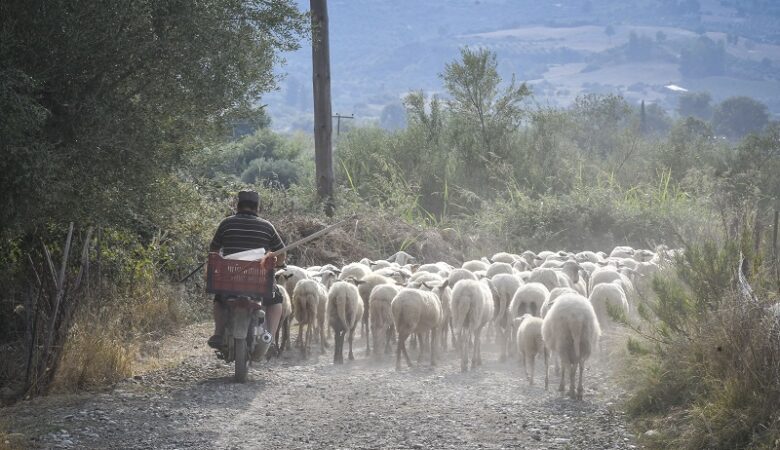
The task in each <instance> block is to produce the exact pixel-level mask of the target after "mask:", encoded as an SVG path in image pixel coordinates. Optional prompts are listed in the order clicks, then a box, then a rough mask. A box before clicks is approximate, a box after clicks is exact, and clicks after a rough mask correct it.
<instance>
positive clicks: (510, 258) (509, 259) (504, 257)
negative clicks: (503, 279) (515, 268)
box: [490, 252, 520, 264]
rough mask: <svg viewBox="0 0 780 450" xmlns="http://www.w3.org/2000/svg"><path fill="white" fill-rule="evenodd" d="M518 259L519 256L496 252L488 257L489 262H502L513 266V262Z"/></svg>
mask: <svg viewBox="0 0 780 450" xmlns="http://www.w3.org/2000/svg"><path fill="white" fill-rule="evenodd" d="M518 259H520V255H514V254H512V253H507V252H498V253H496V254H495V255H493V256H491V257H490V260H491V261H493V262H494V263H496V262H503V263H507V264H514V262H515V261H517V260H518Z"/></svg>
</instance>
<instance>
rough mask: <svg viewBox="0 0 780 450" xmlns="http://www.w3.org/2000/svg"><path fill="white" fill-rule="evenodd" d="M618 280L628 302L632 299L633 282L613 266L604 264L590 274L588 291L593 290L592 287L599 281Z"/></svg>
mask: <svg viewBox="0 0 780 450" xmlns="http://www.w3.org/2000/svg"><path fill="white" fill-rule="evenodd" d="M615 281H618V282H619V283H620V285H621V287H622V288H623V292H625V293H626V298H627V299H628V301H629V302H632V301H633V300H634V292H635V291H634V284H633V283H632V282H631V280H630V279H628V277H627V276H626V275H624V274H623V273H621V272H619V271H618V270H616V269H615V268H614V267H611V266H605V267H601V268H598V269H596V271H595V272H593V275H591V276H590V283H589V284H590V288H589V289H588V292H593V288H594V287H596V285H598V284H601V283H612V282H615Z"/></svg>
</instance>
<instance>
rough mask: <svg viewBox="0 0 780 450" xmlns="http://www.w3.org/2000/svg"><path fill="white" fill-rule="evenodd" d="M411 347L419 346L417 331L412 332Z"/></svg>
mask: <svg viewBox="0 0 780 450" xmlns="http://www.w3.org/2000/svg"><path fill="white" fill-rule="evenodd" d="M409 348H411V349H412V350H414V349H416V348H417V333H413V334H412V338H411V341H410V342H409Z"/></svg>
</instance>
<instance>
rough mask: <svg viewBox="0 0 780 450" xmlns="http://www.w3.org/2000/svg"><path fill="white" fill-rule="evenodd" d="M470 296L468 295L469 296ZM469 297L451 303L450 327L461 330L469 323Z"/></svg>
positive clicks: (470, 303)
mask: <svg viewBox="0 0 780 450" xmlns="http://www.w3.org/2000/svg"><path fill="white" fill-rule="evenodd" d="M469 297H470V296H469ZM472 304H473V302H471V301H469V299H463V300H459V301H458V302H456V303H455V304H454V305H452V307H451V310H452V328H454V329H456V330H458V332H462V330H463V329H464V328H465V327H467V326H468V325H469V324H470V323H471V313H472V311H471V309H472V308H471V305H472Z"/></svg>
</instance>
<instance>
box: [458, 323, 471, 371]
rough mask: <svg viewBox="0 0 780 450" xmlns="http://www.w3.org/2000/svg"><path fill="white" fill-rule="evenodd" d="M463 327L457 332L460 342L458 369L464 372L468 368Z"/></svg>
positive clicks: (467, 354)
mask: <svg viewBox="0 0 780 450" xmlns="http://www.w3.org/2000/svg"><path fill="white" fill-rule="evenodd" d="M463 331H464V330H463V329H461V330H460V333H458V341H459V342H460V347H459V350H460V371H461V372H466V371H468V370H469V346H468V340H467V339H466V340H464V339H463V338H464V336H463V334H464V333H463Z"/></svg>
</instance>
